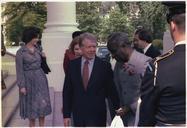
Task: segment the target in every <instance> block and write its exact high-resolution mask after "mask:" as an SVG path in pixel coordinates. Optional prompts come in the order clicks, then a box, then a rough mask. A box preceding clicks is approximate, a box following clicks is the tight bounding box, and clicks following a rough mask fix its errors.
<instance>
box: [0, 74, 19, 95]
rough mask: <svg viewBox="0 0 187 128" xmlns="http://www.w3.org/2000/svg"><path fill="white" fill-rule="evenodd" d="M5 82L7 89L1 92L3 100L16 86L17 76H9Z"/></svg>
mask: <svg viewBox="0 0 187 128" xmlns="http://www.w3.org/2000/svg"><path fill="white" fill-rule="evenodd" d="M4 81H5V85H6V89H3V90H2V91H1V93H2V94H1V95H2V97H3V98H4V97H5V95H7V94H6V93H7V92H8V91H9V92H10V91H11V90H10V88H12V86H13V85H15V84H16V75H8V76H7V77H6V79H4Z"/></svg>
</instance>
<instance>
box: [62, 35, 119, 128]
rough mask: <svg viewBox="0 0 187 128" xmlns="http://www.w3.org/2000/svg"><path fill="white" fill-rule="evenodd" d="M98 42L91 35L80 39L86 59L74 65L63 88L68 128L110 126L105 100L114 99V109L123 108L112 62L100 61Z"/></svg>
mask: <svg viewBox="0 0 187 128" xmlns="http://www.w3.org/2000/svg"><path fill="white" fill-rule="evenodd" d="M96 43H97V39H96V37H95V36H94V35H92V34H90V33H84V34H81V35H80V44H79V45H80V48H81V50H82V53H83V55H82V57H80V58H78V59H75V60H72V61H71V62H70V65H69V68H68V71H67V75H66V76H65V82H64V88H63V116H64V126H70V115H71V113H72V114H73V123H74V126H79V127H85V126H87V127H88V126H92V127H93V126H94V127H96V126H100V127H101V126H106V103H105V98H107V97H108V98H110V100H111V101H112V103H113V107H114V108H113V109H114V110H116V109H118V107H119V98H118V94H117V91H116V88H115V85H114V81H113V72H112V69H111V65H110V63H108V62H105V61H102V60H101V59H99V58H98V57H96V56H95V55H96V45H97V44H96Z"/></svg>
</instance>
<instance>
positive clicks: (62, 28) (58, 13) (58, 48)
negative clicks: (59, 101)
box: [42, 2, 78, 91]
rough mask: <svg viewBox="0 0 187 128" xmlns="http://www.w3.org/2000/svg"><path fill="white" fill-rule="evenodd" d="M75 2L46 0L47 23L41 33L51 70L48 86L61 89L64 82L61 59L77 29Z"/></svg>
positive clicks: (57, 89) (56, 89)
mask: <svg viewBox="0 0 187 128" xmlns="http://www.w3.org/2000/svg"><path fill="white" fill-rule="evenodd" d="M75 9H76V8H75V2H47V23H46V24H45V26H46V29H45V30H44V32H43V35H42V46H43V49H44V52H45V54H46V56H47V62H48V65H49V67H50V69H51V72H50V73H49V74H48V75H47V77H48V82H49V86H51V87H54V89H55V91H62V88H63V83H64V70H63V59H64V53H65V50H66V49H67V48H68V46H69V44H70V42H71V40H72V36H71V35H72V32H74V31H77V30H78V29H77V23H76V12H75V11H76V10H75Z"/></svg>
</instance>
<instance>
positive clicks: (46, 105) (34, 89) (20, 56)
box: [16, 46, 52, 119]
mask: <svg viewBox="0 0 187 128" xmlns="http://www.w3.org/2000/svg"><path fill="white" fill-rule="evenodd" d="M16 73H17V84H18V86H19V88H22V87H25V88H26V92H27V93H26V95H23V94H21V93H20V116H21V118H23V119H25V118H29V119H35V118H39V117H43V116H46V115H48V114H50V113H51V112H52V110H51V103H50V96H49V87H48V81H47V77H46V75H45V73H44V72H43V70H42V69H41V53H40V52H39V51H38V50H37V49H35V50H34V52H31V51H30V50H29V49H28V48H27V47H26V46H22V47H21V48H20V49H19V50H18V51H17V53H16Z"/></svg>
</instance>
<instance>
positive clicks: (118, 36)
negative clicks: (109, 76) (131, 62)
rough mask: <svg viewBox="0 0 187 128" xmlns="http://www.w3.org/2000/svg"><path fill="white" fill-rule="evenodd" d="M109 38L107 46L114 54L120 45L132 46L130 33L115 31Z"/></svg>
mask: <svg viewBox="0 0 187 128" xmlns="http://www.w3.org/2000/svg"><path fill="white" fill-rule="evenodd" d="M107 40H108V41H107V48H108V50H109V51H110V52H111V53H112V54H115V53H116V52H117V51H118V50H119V48H120V47H129V46H130V42H129V39H128V34H127V33H124V32H114V33H112V34H110V35H109V36H108V39H107Z"/></svg>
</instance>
